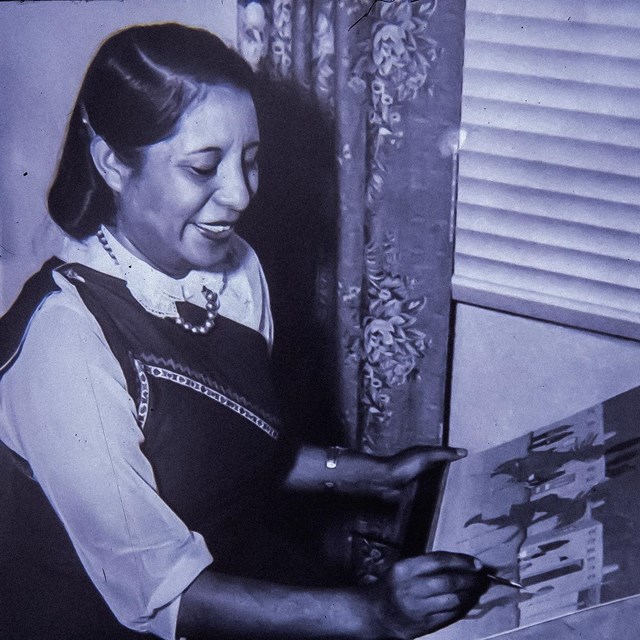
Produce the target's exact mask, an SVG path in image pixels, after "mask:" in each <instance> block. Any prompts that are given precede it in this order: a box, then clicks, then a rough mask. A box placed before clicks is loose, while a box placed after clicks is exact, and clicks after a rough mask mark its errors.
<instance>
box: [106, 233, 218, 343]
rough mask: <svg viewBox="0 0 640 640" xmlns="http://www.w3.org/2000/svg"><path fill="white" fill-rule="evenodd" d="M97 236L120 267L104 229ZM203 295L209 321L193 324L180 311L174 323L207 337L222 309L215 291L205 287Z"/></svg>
mask: <svg viewBox="0 0 640 640" xmlns="http://www.w3.org/2000/svg"><path fill="white" fill-rule="evenodd" d="M96 235H97V236H98V240H99V241H100V244H101V245H102V247H103V248H104V250H105V251H106V252H107V254H109V257H110V258H111V259H112V260H113V261H114V263H115V264H116V265H118V266H120V262H119V261H118V258H117V257H116V255H115V253H114V252H113V249H112V248H111V246H110V245H109V241H108V240H107V238H106V237H105V235H104V232H103V231H102V229H99V230H98V231H97V233H96ZM226 276H227V274H226V271H225V274H224V283H223V285H222V290H223V291H224V288H225V287H226V284H227V283H226ZM202 293H203V295H204V297H205V300H206V304H205V311H206V312H207V319H206V320H205V321H204V322H203V323H202V324H192V323H191V322H188V321H187V320H185V319H184V318H183V317H182V316H181V315H180V312H179V311H178V317H177V318H173V321H174V322H175V323H176V324H177V325H178V326H180V327H182V328H183V329H185V330H186V331H190V332H191V333H197V334H200V335H205V334H207V333H209V331H211V329H213V327H214V326H215V320H216V318H217V317H218V309H220V298H219V296H218V294H217V293H216V292H215V291H211V289H209V288H208V287H205V286H203V287H202Z"/></svg>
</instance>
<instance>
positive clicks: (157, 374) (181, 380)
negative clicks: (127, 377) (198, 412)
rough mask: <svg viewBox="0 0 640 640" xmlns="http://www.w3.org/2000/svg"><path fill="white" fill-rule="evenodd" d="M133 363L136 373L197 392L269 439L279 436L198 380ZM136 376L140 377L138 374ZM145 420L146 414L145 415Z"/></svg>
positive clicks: (267, 425) (264, 422)
mask: <svg viewBox="0 0 640 640" xmlns="http://www.w3.org/2000/svg"><path fill="white" fill-rule="evenodd" d="M134 362H135V365H136V371H140V368H142V373H143V374H144V373H145V372H146V373H148V374H150V375H152V376H153V377H154V378H158V379H160V380H170V381H171V382H175V383H177V384H179V385H182V386H183V387H187V388H189V389H193V390H194V391H197V392H198V393H201V394H202V395H204V396H207V398H211V399H212V400H215V401H216V402H218V403H220V404H222V405H224V406H225V407H227V408H229V409H231V411H234V412H235V413H237V414H238V415H241V416H242V417H243V418H246V419H247V420H248V421H249V422H251V423H253V424H254V425H256V427H258V429H260V430H262V431H264V432H265V433H266V434H267V435H268V436H269V437H270V438H273V439H274V440H277V439H278V437H279V436H280V434H279V432H278V430H277V429H275V428H274V427H272V426H271V425H270V424H269V423H268V422H266V421H265V420H263V419H262V418H260V417H259V416H257V415H256V414H255V413H253V411H251V410H249V409H247V408H246V407H244V406H242V405H241V404H240V403H238V402H236V401H235V400H234V399H232V398H230V397H229V396H228V395H226V394H224V393H222V392H220V391H218V390H216V389H214V388H213V387H211V386H208V385H206V384H203V383H202V382H199V381H198V380H195V379H194V378H192V377H190V376H187V375H185V374H184V373H176V372H175V371H171V370H170V369H167V368H165V367H160V366H158V365H155V364H145V363H143V362H140V361H139V360H134ZM138 375H139V376H140V374H138ZM145 378H146V375H145ZM146 384H147V402H146V407H147V408H146V409H145V411H148V406H149V405H148V380H147V381H146ZM141 388H144V387H142V386H141ZM141 395H142V394H141ZM138 413H139V415H140V409H138ZM145 419H146V414H145Z"/></svg>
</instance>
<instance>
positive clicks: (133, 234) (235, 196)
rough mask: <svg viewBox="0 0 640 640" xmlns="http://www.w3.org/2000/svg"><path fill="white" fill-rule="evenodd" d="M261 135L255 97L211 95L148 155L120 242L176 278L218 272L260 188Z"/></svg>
mask: <svg viewBox="0 0 640 640" xmlns="http://www.w3.org/2000/svg"><path fill="white" fill-rule="evenodd" d="M259 140H260V135H259V132H258V123H257V118H256V112H255V108H254V105H253V100H252V99H251V96H250V95H249V93H247V92H246V91H243V90H241V89H237V88H234V87H231V86H227V85H218V86H212V87H208V88H207V89H206V90H205V92H204V95H203V98H202V99H201V100H199V101H197V102H196V103H195V104H194V105H192V106H191V107H190V108H189V109H188V110H187V111H186V112H185V113H184V115H183V116H182V117H181V119H180V120H179V121H178V125H177V127H176V131H175V133H174V134H173V135H172V136H171V137H170V138H168V139H167V140H163V141H161V142H157V143H156V144H153V145H150V146H149V147H147V148H146V149H144V151H143V155H142V162H141V166H140V169H139V170H138V171H133V170H131V171H129V172H128V173H127V175H126V177H125V178H124V180H123V183H122V188H121V190H120V192H119V194H118V206H117V213H116V222H115V225H114V227H113V228H112V232H113V233H114V235H115V236H116V237H117V238H118V239H119V240H120V241H121V242H122V243H123V244H124V245H125V246H126V247H127V248H128V249H129V250H130V251H132V253H134V254H135V255H137V256H138V257H140V258H142V259H143V260H145V261H146V262H148V263H149V264H151V265H153V266H154V267H156V268H157V269H159V270H160V271H163V272H164V273H166V274H168V275H170V276H172V277H176V278H177V277H182V276H184V275H186V274H187V273H188V272H189V271H191V270H192V269H201V270H208V269H215V267H216V265H217V264H219V263H220V262H221V261H222V260H224V258H225V256H226V254H227V251H228V248H229V241H230V238H231V236H232V235H233V233H234V226H235V225H236V223H237V222H238V220H239V218H240V215H241V213H242V212H243V211H244V209H246V208H247V206H248V204H249V202H250V200H251V198H252V197H253V195H254V194H255V192H256V190H257V188H258V165H257V153H258V143H259Z"/></svg>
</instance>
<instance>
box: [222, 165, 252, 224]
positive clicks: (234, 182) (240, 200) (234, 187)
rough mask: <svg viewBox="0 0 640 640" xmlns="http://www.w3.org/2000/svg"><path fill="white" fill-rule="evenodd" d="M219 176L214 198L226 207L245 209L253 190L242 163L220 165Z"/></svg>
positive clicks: (238, 209)
mask: <svg viewBox="0 0 640 640" xmlns="http://www.w3.org/2000/svg"><path fill="white" fill-rule="evenodd" d="M217 178H218V180H217V188H216V190H215V192H214V195H213V198H214V200H215V201H216V202H217V203H218V204H220V205H222V206H224V207H229V208H230V209H234V210H235V211H238V212H240V211H244V210H245V209H246V208H247V207H248V206H249V202H250V201H251V198H252V197H253V192H252V189H251V185H250V184H249V180H248V177H247V175H246V173H245V171H244V167H243V166H242V163H233V164H231V163H229V164H227V165H226V166H224V167H222V166H220V167H219V168H218V175H217Z"/></svg>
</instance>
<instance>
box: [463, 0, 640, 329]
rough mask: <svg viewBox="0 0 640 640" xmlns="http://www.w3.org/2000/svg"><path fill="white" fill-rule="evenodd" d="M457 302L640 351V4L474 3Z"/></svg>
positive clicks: (586, 0)
mask: <svg viewBox="0 0 640 640" xmlns="http://www.w3.org/2000/svg"><path fill="white" fill-rule="evenodd" d="M465 135H466V139H464V142H463V145H462V149H461V151H460V155H459V182H458V201H457V211H456V251H455V268H454V276H453V282H452V285H453V295H454V298H455V299H456V300H458V301H463V302H469V303H472V304H478V305H482V306H486V307H490V308H494V309H498V310H503V311H508V312H513V313H517V314H521V315H527V316H531V317H535V318H542V319H546V320H551V321H554V322H560V323H564V324H569V325H572V326H577V327H582V328H586V329H592V330H597V331H604V332H606V333H611V334H615V335H621V336H626V337H631V338H635V339H640V4H639V3H638V1H637V0H607V1H605V0H468V1H467V25H466V41H465V64H464V86H463V106H462V134H461V137H462V138H465Z"/></svg>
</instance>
